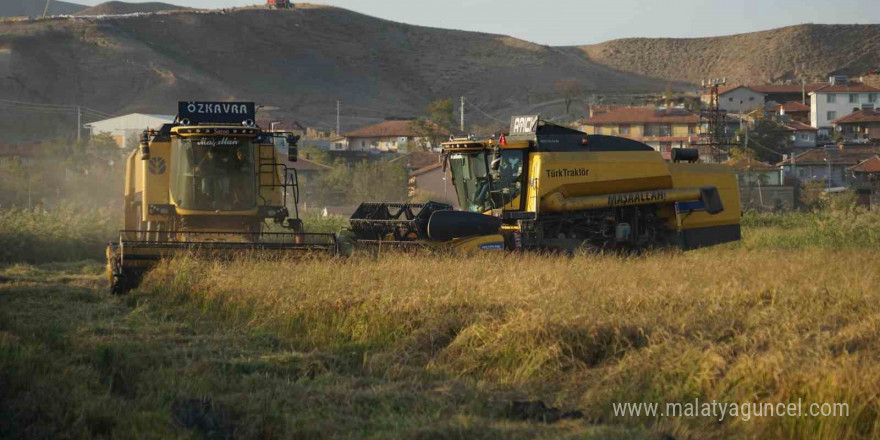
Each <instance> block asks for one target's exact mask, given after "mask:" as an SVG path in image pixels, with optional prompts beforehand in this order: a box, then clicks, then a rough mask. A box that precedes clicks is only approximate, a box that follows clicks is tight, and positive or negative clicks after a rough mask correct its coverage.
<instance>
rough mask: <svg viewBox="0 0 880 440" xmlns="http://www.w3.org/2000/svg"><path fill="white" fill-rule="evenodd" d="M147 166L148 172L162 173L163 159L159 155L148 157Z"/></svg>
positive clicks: (163, 170) (163, 171) (163, 168)
mask: <svg viewBox="0 0 880 440" xmlns="http://www.w3.org/2000/svg"><path fill="white" fill-rule="evenodd" d="M147 168H149V169H150V174H164V173H165V159H162V158H161V157H154V158H152V159H150V162H149V164H148V165H147Z"/></svg>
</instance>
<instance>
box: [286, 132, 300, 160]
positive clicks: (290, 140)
mask: <svg viewBox="0 0 880 440" xmlns="http://www.w3.org/2000/svg"><path fill="white" fill-rule="evenodd" d="M297 142H299V136H297V135H293V134H291V135H288V136H287V160H288V161H289V162H296V160H297V156H298V155H299V147H297V145H296V144H297Z"/></svg>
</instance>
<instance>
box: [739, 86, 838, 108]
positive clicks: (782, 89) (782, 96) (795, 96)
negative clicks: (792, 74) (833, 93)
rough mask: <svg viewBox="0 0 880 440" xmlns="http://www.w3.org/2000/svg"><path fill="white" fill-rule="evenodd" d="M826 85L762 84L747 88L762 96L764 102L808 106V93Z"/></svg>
mask: <svg viewBox="0 0 880 440" xmlns="http://www.w3.org/2000/svg"><path fill="white" fill-rule="evenodd" d="M825 85H826V83H810V84H762V85H753V86H749V88H750V89H752V90H754V91H756V92H758V93H762V94H764V100H765V101H775V102H780V103H782V102H792V101H794V102H800V103H802V104H805V105H807V106H809V105H810V95H809V93H810V92H813V91H815V90H816V89H818V88H821V87H824V86H825Z"/></svg>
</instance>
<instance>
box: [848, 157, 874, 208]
mask: <svg viewBox="0 0 880 440" xmlns="http://www.w3.org/2000/svg"><path fill="white" fill-rule="evenodd" d="M849 171H850V173H852V176H853V187H854V188H855V190H856V197H858V202H859V204H860V205H863V206H868V207H871V206H876V205H880V156H878V155H874V156H871V157H869V158H867V159H865V160H863V161H861V162H859V163H858V164H857V165H855V166H852V167H850V169H849Z"/></svg>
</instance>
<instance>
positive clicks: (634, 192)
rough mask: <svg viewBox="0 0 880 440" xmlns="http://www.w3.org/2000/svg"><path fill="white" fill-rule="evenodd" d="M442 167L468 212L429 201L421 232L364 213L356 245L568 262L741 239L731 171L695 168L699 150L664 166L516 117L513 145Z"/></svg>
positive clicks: (446, 161) (457, 157)
mask: <svg viewBox="0 0 880 440" xmlns="http://www.w3.org/2000/svg"><path fill="white" fill-rule="evenodd" d="M441 159H442V163H443V167H444V170H448V172H449V175H450V176H451V178H452V182H453V184H454V186H455V191H456V195H457V197H458V203H459V206H460V207H461V210H460V211H453V210H451V209H449V208H450V207H448V206H446V207H445V208H443V209H438V208H437V204H430V203H429V204H428V205H426V206H430V207H431V209H430V210H429V214H430V215H419V216H416V218H414V219H412V220H409V219H407V220H408V221H409V223H411V228H410V229H412V230H415V231H416V232H415V233H404V234H401V233H399V232H394V233H390V232H389V230H388V229H384V228H387V227H388V226H386V225H392V224H393V222H391V221H389V220H390V219H386V218H384V217H387V216H391V217H395V215H394V214H395V213H394V212H390V214H387V215H386V213H385V211H382V209H378V211H379V212H380V213H382V214H381V215H379V217H382V218H374V217H375V216H372V215H365V213H369V212H372V210H374V209H377V208H376V207H381V206H388V207H396V206H404V207H405V206H406V205H395V204H375V203H372V204H365V205H362V206H361V208H360V209H358V212H356V213H355V215H354V216H352V218H351V227H352V230H353V231H355V238H356V239H358V240H360V241H363V242H365V243H376V242H378V243H391V242H398V243H401V244H407V245H421V246H432V247H440V246H447V247H453V248H456V249H462V250H466V251H497V250H502V249H507V250H517V249H537V250H561V251H566V252H571V251H574V250H576V249H580V248H591V249H597V248H598V249H644V248H650V247H658V246H679V247H680V248H682V249H685V250H687V249H694V248H698V247H703V246H711V245H714V244H719V243H724V242H729V241H735V240H739V239H740V224H739V221H740V200H739V189H738V184H737V180H736V175H735V174H734V172H733V169H732V168H730V167H729V166H726V165H719V164H708V163H698V159H699V154H698V152H697V150H694V149H688V148H676V149H673V150H672V151H671V160H665V159H664V158H663V157H662V155H661V154H660V152H658V151H656V150H654V149H653V148H651V147H650V146H648V145H646V144H643V143H641V142H637V141H634V140H631V139H626V138H621V137H615V136H602V135H588V134H586V133H583V132H580V131H578V130H574V129H571V128H569V127H564V126H560V125H555V124H552V123H550V122H546V121H542V120H540V118H539V117H538V115H532V116H514V117H512V118H511V123H510V134H509V136H507V137H506V138H505V137H504V136H502V137H501V138H500V139H499V140H498V141H495V140H494V139H484V140H474V139H454V140H451V141H449V142H446V143H444V144H443V153H442V158H441ZM405 212H406V211H405ZM395 218H396V217H395ZM358 231H360V232H358ZM372 231H379V233H377V234H371V232H372Z"/></svg>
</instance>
